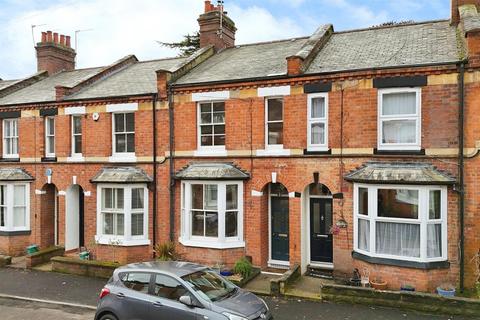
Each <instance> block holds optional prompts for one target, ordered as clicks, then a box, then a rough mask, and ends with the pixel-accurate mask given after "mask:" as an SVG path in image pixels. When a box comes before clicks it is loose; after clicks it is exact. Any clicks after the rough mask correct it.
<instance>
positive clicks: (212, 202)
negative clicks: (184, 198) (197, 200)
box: [204, 184, 218, 210]
mask: <svg viewBox="0 0 480 320" xmlns="http://www.w3.org/2000/svg"><path fill="white" fill-rule="evenodd" d="M217 193H218V186H217V185H216V184H207V185H205V204H204V208H205V209H207V210H217V202H218V201H217V199H218V194H217Z"/></svg>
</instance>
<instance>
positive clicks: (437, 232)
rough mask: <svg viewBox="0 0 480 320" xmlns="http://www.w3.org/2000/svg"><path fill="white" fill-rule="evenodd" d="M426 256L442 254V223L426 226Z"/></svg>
mask: <svg viewBox="0 0 480 320" xmlns="http://www.w3.org/2000/svg"><path fill="white" fill-rule="evenodd" d="M427 234H428V235H427V257H428V258H437V257H441V256H442V225H441V224H429V225H428V226H427Z"/></svg>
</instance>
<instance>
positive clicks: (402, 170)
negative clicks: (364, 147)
mask: <svg viewBox="0 0 480 320" xmlns="http://www.w3.org/2000/svg"><path fill="white" fill-rule="evenodd" d="M345 180H347V181H351V182H359V183H373V184H416V185H418V184H426V185H451V184H454V183H455V179H454V178H453V177H451V176H450V175H448V174H447V173H445V172H443V171H440V170H438V169H437V168H436V167H434V166H433V165H431V164H428V163H414V162H374V161H371V162H366V163H365V164H364V165H363V166H361V167H360V168H358V169H357V170H354V171H352V172H350V173H349V174H347V175H346V176H345Z"/></svg>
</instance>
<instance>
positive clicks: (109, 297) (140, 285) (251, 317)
mask: <svg viewBox="0 0 480 320" xmlns="http://www.w3.org/2000/svg"><path fill="white" fill-rule="evenodd" d="M95 319H96V320H176V319H178V320H246V319H248V320H257V319H258V320H270V319H273V317H272V315H271V313H270V311H269V309H268V306H267V304H266V303H265V301H263V300H262V299H260V298H258V297H257V296H255V295H254V294H252V293H250V292H246V291H244V290H242V289H241V288H239V287H237V286H235V285H234V284H232V283H231V282H229V281H228V280H226V279H224V278H223V277H221V276H220V275H218V274H217V273H216V272H215V271H213V270H211V269H209V268H208V267H205V266H202V265H198V264H193V263H188V262H171V261H169V262H157V261H156V262H143V263H135V264H129V265H126V266H123V267H120V268H118V269H116V270H115V272H114V273H113V276H112V277H111V278H110V280H109V281H108V283H107V284H106V285H105V287H104V288H103V289H102V292H101V293H100V301H99V303H98V307H97V313H96V315H95Z"/></svg>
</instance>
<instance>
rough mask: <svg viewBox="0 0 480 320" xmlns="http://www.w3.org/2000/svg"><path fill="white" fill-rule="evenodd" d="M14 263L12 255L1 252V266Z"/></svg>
mask: <svg viewBox="0 0 480 320" xmlns="http://www.w3.org/2000/svg"><path fill="white" fill-rule="evenodd" d="M11 263H12V257H10V256H4V255H1V254H0V268H2V267H5V266H8V265H10V264H11Z"/></svg>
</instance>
